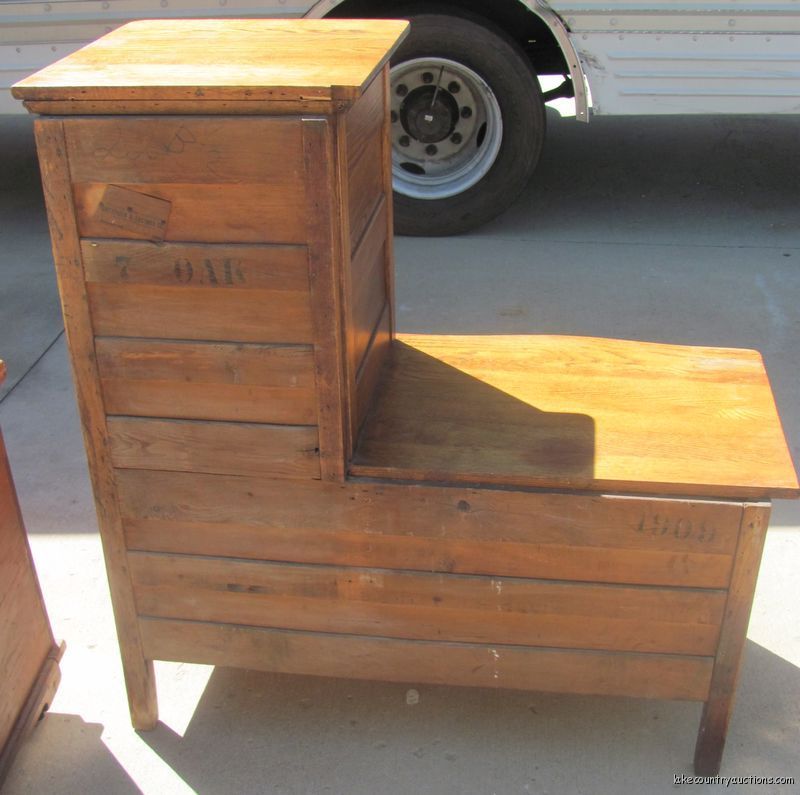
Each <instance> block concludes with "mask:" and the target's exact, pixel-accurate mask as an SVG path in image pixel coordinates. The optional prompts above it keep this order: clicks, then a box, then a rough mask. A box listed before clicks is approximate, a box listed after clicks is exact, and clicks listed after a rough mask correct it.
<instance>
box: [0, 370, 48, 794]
mask: <svg viewBox="0 0 800 795" xmlns="http://www.w3.org/2000/svg"><path fill="white" fill-rule="evenodd" d="M4 372H5V368H4V366H2V362H0V382H2V380H3V375H4ZM56 648H57V646H56V643H55V640H54V639H53V633H52V630H51V629H50V623H49V621H48V618H47V612H46V610H45V606H44V600H43V599H42V593H41V590H40V588H39V581H38V579H37V577H36V570H35V568H34V565H33V558H32V557H31V552H30V547H29V546H28V540H27V536H26V534H25V526H24V524H23V522H22V514H21V513H20V509H19V502H18V500H17V493H16V490H15V488H14V481H13V478H12V475H11V469H10V467H9V464H8V457H7V455H6V448H5V443H4V441H3V435H2V433H0V671H2V676H0V782H2V778H3V774H4V773H5V771H6V770H7V769H8V766H9V765H10V762H11V755H12V752H13V751H14V750H16V746H17V745H18V743H19V740H20V739H21V738H20V737H17V736H16V735H18V734H19V733H20V731H21V729H20V727H21V722H22V723H24V722H25V721H24V715H25V713H26V710H27V711H30V709H31V701H32V699H33V700H34V701H35V700H36V696H35V692H34V691H35V685H36V681H37V678H38V677H39V675H40V672H41V670H42V668H43V667H45V665H46V662H47V658H48V657H49V656H50V655H51V654H53V653H54V651H55V650H56Z"/></svg>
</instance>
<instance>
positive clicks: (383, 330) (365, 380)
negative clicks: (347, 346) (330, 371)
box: [353, 304, 392, 438]
mask: <svg viewBox="0 0 800 795" xmlns="http://www.w3.org/2000/svg"><path fill="white" fill-rule="evenodd" d="M391 315H392V310H391V307H390V306H389V305H388V304H385V305H384V307H383V311H382V312H381V314H380V316H379V318H378V322H377V324H376V326H375V329H374V331H373V334H372V338H371V339H370V341H369V343H368V345H367V349H366V351H365V353H364V358H363V359H362V361H361V367H360V368H359V370H358V371H357V372H356V390H355V393H356V394H355V409H356V410H355V412H354V415H353V416H354V419H355V424H354V427H353V436H354V438H357V437H358V433H359V431H360V429H361V427H362V425H363V424H364V421H365V420H366V418H367V416H368V415H369V411H370V408H371V407H372V404H373V403H374V401H375V397H376V394H377V391H378V384H379V383H380V380H381V376H382V375H383V371H384V368H385V367H386V363H387V361H388V359H389V355H390V351H391V344H392V336H391V334H392V329H391Z"/></svg>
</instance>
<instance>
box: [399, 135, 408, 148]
mask: <svg viewBox="0 0 800 795" xmlns="http://www.w3.org/2000/svg"><path fill="white" fill-rule="evenodd" d="M397 143H399V144H400V146H408V145H409V144H410V143H411V139H410V138H409V137H408V136H407V135H401V136H400V139H399V140H398V141H397Z"/></svg>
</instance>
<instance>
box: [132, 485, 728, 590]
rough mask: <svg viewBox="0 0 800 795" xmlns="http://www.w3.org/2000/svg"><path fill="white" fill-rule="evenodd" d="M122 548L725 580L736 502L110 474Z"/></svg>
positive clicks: (704, 582) (654, 579)
mask: <svg viewBox="0 0 800 795" xmlns="http://www.w3.org/2000/svg"><path fill="white" fill-rule="evenodd" d="M118 477H119V489H120V500H121V509H122V512H123V515H124V517H125V531H126V538H127V543H128V546H129V548H132V549H141V550H153V551H162V552H178V553H180V552H185V553H190V554H192V553H193V554H201V555H223V556H229V557H242V558H256V559H271V560H283V561H295V562H301V563H304V562H305V563H330V564H337V565H353V566H377V567H381V568H406V569H416V570H420V571H444V572H457V573H473V574H491V575H494V576H512V577H514V576H516V577H534V578H545V579H567V580H584V581H595V582H617V583H625V582H627V583H640V584H653V585H683V586H698V587H707V588H724V587H726V586H727V583H728V579H729V576H730V571H731V562H732V561H731V555H732V552H733V548H734V546H735V543H736V538H737V534H738V527H739V520H740V517H741V511H742V509H741V506H740V505H737V504H734V503H704V502H700V501H688V500H657V499H645V498H625V499H623V498H609V497H601V496H594V497H590V496H579V495H575V494H572V495H566V494H540V493H527V494H526V493H520V492H504V491H489V490H484V491H478V490H472V489H467V488H455V487H454V488H435V487H426V486H405V485H400V484H369V483H353V482H348V483H345V484H343V485H341V486H340V485H337V484H330V485H323V484H307V485H306V484H302V483H296V482H294V483H289V482H285V483H271V482H270V481H268V480H261V479H256V478H221V477H201V476H199V475H197V476H193V477H188V476H185V475H179V474H173V475H163V474H154V473H147V472H119V473H118Z"/></svg>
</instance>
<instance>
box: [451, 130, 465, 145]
mask: <svg viewBox="0 0 800 795" xmlns="http://www.w3.org/2000/svg"><path fill="white" fill-rule="evenodd" d="M450 140H451V141H452V142H453V143H454V144H460V143H461V141H462V138H461V133H453V134H452V135H451V136H450Z"/></svg>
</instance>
